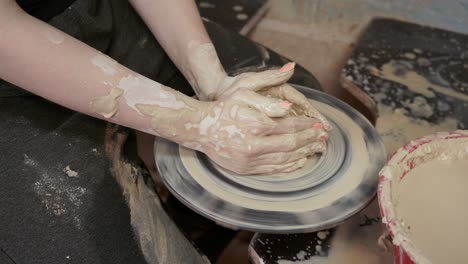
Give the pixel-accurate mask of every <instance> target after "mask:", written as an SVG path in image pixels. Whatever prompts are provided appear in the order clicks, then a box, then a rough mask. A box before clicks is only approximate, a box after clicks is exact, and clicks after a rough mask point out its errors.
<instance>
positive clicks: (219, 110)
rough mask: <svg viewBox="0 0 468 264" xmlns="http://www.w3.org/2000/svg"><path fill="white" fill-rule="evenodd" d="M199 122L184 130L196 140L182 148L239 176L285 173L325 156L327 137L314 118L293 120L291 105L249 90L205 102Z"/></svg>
mask: <svg viewBox="0 0 468 264" xmlns="http://www.w3.org/2000/svg"><path fill="white" fill-rule="evenodd" d="M201 103H202V105H201V111H199V112H198V113H197V115H198V116H197V118H195V119H193V118H192V119H191V120H196V121H195V122H190V123H186V124H184V128H185V132H186V133H188V134H192V135H195V136H194V137H190V138H191V139H192V140H188V141H184V142H179V143H181V144H182V145H184V146H186V147H188V148H192V149H196V150H198V151H201V152H204V153H205V154H206V155H208V156H209V157H210V158H211V159H212V160H213V161H214V162H216V163H217V164H218V165H220V166H222V167H224V168H226V169H228V170H230V171H233V172H235V173H237V174H241V175H247V174H268V173H284V172H290V171H293V170H296V169H298V168H300V167H302V166H303V165H304V163H305V161H306V159H307V157H308V156H310V155H312V154H314V153H317V152H324V151H325V146H326V145H325V141H326V140H327V138H328V135H327V132H326V131H325V130H324V129H323V126H322V124H321V123H320V122H319V121H318V120H316V119H313V118H310V117H302V116H297V117H296V116H288V113H289V110H290V107H291V103H289V102H287V101H282V100H279V99H276V98H272V97H266V96H262V95H260V94H258V93H256V92H253V91H251V90H247V89H239V90H238V91H236V92H234V93H233V94H232V95H230V96H228V97H227V98H224V99H222V100H218V101H214V102H201Z"/></svg>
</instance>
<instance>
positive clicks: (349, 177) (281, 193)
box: [154, 86, 386, 233]
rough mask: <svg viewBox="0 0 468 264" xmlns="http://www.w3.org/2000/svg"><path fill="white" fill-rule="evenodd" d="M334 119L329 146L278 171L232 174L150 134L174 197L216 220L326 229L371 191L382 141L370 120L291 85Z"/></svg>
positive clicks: (277, 228) (267, 227)
mask: <svg viewBox="0 0 468 264" xmlns="http://www.w3.org/2000/svg"><path fill="white" fill-rule="evenodd" d="M295 88H297V89H298V90H299V91H301V92H302V93H303V94H304V95H306V97H308V98H313V99H312V101H313V104H314V105H315V107H316V108H317V109H318V110H319V111H320V112H322V114H323V115H325V116H326V117H327V118H328V120H329V121H330V123H331V124H332V126H333V128H334V129H333V130H332V131H331V132H330V133H329V140H328V143H327V144H328V146H327V148H328V150H327V153H326V154H324V155H318V156H316V157H314V158H311V159H310V160H309V162H308V163H307V164H306V165H305V166H304V167H303V168H302V169H300V170H298V171H295V172H293V173H289V174H284V175H268V176H266V175H263V176H236V175H234V174H232V173H231V172H228V171H226V170H224V169H223V168H221V167H219V166H218V165H216V164H215V163H214V162H211V161H210V160H209V158H208V157H206V156H205V155H204V154H202V153H199V152H196V151H192V150H190V149H187V148H184V147H179V146H178V145H177V144H176V143H173V142H170V141H167V140H164V139H157V140H156V141H155V146H154V147H155V158H156V165H157V167H158V170H159V173H160V175H161V177H162V179H163V181H164V183H165V184H166V186H167V187H168V188H169V190H170V191H171V192H172V194H173V195H175V196H176V197H177V198H178V199H179V200H181V201H182V202H183V203H185V204H186V205H187V206H188V207H190V208H192V209H193V210H195V211H197V212H198V213H200V214H202V215H204V216H206V217H208V218H211V219H213V220H215V221H216V222H218V223H220V224H224V225H226V226H230V227H233V228H240V229H246V230H252V231H260V232H265V233H293V232H311V231H316V230H320V229H324V228H329V227H332V226H334V225H337V224H339V223H340V222H341V221H343V220H345V219H346V218H348V217H350V216H352V215H353V214H355V213H356V212H358V211H359V210H360V209H362V208H363V207H364V206H365V205H366V204H367V203H368V202H369V201H370V200H371V199H372V198H373V197H374V195H375V192H376V188H377V183H378V171H379V169H380V168H381V167H382V166H383V164H384V162H385V159H386V154H385V148H384V146H383V144H382V142H381V140H380V138H379V136H378V135H377V133H376V131H375V129H374V128H373V127H372V125H371V124H370V123H369V122H368V121H367V119H365V117H364V116H362V115H361V114H360V113H358V112H357V111H356V110H354V109H353V108H351V107H350V106H348V105H346V104H345V103H343V102H341V101H339V100H337V99H335V98H333V97H331V96H329V95H326V94H324V93H321V92H318V91H315V90H312V89H310V88H306V87H301V86H295Z"/></svg>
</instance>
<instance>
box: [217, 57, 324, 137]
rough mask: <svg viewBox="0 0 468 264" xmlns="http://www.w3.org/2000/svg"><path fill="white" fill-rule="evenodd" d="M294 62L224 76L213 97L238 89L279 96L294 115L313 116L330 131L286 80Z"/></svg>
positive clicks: (318, 115)
mask: <svg viewBox="0 0 468 264" xmlns="http://www.w3.org/2000/svg"><path fill="white" fill-rule="evenodd" d="M294 66H295V64H294V63H292V62H290V63H288V64H286V65H284V66H283V67H282V68H280V69H278V70H267V71H263V72H255V73H254V72H248V73H243V74H240V75H237V76H234V77H229V76H226V77H225V79H224V80H223V81H222V82H220V85H219V87H218V90H217V93H216V94H215V96H214V97H215V99H218V98H224V97H226V96H229V95H230V94H232V93H233V92H235V91H237V90H239V89H248V90H251V91H256V92H257V93H259V94H262V95H265V96H270V97H275V98H279V99H282V100H286V101H288V102H291V103H292V104H293V105H292V112H293V114H294V115H303V116H308V117H312V118H315V119H317V120H319V121H320V123H322V124H323V127H324V128H325V130H327V131H330V130H331V128H332V127H331V125H330V123H329V122H328V121H327V119H326V118H325V117H324V116H323V115H322V114H320V112H319V111H317V109H315V107H314V106H313V105H312V103H311V102H310V101H309V100H308V99H307V98H306V97H305V96H304V95H303V94H302V93H300V92H299V91H297V90H296V89H294V88H293V87H292V86H290V85H289V84H287V83H286V82H287V81H288V80H289V78H291V76H292V75H293V73H294Z"/></svg>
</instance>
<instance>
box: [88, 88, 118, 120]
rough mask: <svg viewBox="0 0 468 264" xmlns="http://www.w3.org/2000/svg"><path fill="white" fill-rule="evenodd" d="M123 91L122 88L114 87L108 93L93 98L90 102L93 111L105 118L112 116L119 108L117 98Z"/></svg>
mask: <svg viewBox="0 0 468 264" xmlns="http://www.w3.org/2000/svg"><path fill="white" fill-rule="evenodd" d="M122 93H123V90H122V89H119V88H113V89H112V90H111V91H110V93H109V94H108V95H104V96H101V97H97V98H95V99H93V100H92V101H91V103H90V104H91V109H92V111H93V112H94V113H97V114H100V115H102V116H104V117H105V118H111V117H112V116H114V115H115V113H117V111H118V110H119V103H118V102H117V98H118V97H120V96H121V95H122Z"/></svg>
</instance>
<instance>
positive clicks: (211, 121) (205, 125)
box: [200, 107, 222, 135]
mask: <svg viewBox="0 0 468 264" xmlns="http://www.w3.org/2000/svg"><path fill="white" fill-rule="evenodd" d="M213 112H214V116H211V115H208V116H206V117H205V118H204V119H203V120H202V121H201V122H200V135H206V134H207V133H208V130H209V129H210V127H211V126H213V125H215V124H216V122H217V121H218V120H219V117H220V116H221V112H222V110H221V108H219V107H215V108H214V109H213Z"/></svg>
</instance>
